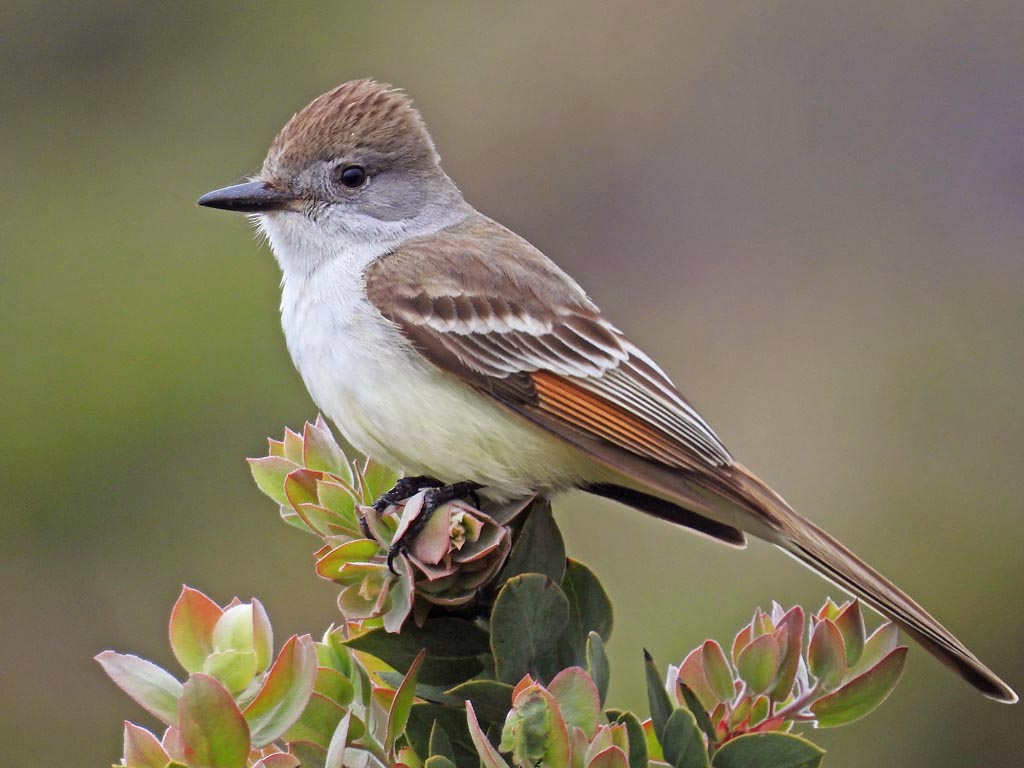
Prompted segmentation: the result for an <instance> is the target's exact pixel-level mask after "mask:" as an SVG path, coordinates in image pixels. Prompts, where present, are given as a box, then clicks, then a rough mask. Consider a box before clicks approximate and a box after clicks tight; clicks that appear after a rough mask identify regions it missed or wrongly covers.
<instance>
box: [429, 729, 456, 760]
mask: <svg viewBox="0 0 1024 768" xmlns="http://www.w3.org/2000/svg"><path fill="white" fill-rule="evenodd" d="M427 751H428V752H429V753H430V754H431V755H436V756H438V757H445V758H447V759H448V760H454V759H455V753H454V752H453V751H452V742H451V739H449V738H448V734H447V733H446V732H445V730H444V726H442V725H441V724H440V723H439V722H437V721H436V720H435V721H434V727H433V728H431V729H430V749H428V750H427Z"/></svg>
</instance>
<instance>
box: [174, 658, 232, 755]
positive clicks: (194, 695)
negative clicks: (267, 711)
mask: <svg viewBox="0 0 1024 768" xmlns="http://www.w3.org/2000/svg"><path fill="white" fill-rule="evenodd" d="M178 723H179V729H180V731H181V739H182V742H183V744H184V747H185V760H186V762H187V763H188V765H189V766H190V768H244V766H245V764H246V758H247V757H248V756H249V749H250V740H249V726H248V724H247V723H246V721H245V718H244V717H243V716H242V713H241V712H240V711H239V710H238V706H237V705H236V704H235V700H234V699H233V698H232V696H231V694H230V693H229V692H228V690H227V689H226V688H225V687H224V686H223V685H221V684H220V683H219V682H218V681H217V680H216V678H213V677H211V676H210V675H206V674H203V673H202V672H197V673H195V674H193V675H192V676H191V677H190V678H189V679H188V682H186V683H185V685H184V687H183V690H182V695H181V699H180V700H179V702H178Z"/></svg>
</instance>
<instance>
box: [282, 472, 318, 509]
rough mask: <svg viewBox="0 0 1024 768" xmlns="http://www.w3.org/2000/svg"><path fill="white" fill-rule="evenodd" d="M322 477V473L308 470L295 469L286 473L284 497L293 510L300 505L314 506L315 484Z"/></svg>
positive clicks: (316, 499) (315, 498) (315, 501)
mask: <svg viewBox="0 0 1024 768" xmlns="http://www.w3.org/2000/svg"><path fill="white" fill-rule="evenodd" d="M322 477H323V473H322V472H313V471H312V470H309V469H296V470H294V471H292V472H289V473H288V477H286V478H285V480H284V495H285V497H286V498H287V499H288V503H289V504H291V505H292V508H293V509H298V507H299V506H300V505H301V504H316V503H317V502H318V501H319V499H318V498H317V495H316V484H317V481H319V480H320V479H321V478H322Z"/></svg>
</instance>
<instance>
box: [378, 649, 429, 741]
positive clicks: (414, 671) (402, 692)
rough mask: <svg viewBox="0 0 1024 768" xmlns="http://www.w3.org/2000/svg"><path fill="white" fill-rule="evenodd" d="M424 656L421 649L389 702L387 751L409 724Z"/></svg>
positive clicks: (424, 652) (423, 651)
mask: <svg viewBox="0 0 1024 768" xmlns="http://www.w3.org/2000/svg"><path fill="white" fill-rule="evenodd" d="M426 655H427V651H426V649H423V650H422V651H420V652H419V654H418V655H417V656H416V658H415V659H413V662H412V664H410V665H409V671H408V672H406V673H405V679H404V680H402V684H401V685H399V686H398V690H396V691H395V697H394V698H393V699H392V700H391V709H390V710H389V711H388V724H387V732H386V735H385V737H384V747H385V749H387V750H388V751H391V750H393V749H394V747H395V742H396V741H397V740H398V737H399V736H401V735H402V733H403V732H404V731H405V726H406V723H408V722H409V712H410V710H411V709H412V702H413V699H414V698H415V697H416V676H417V675H418V674H419V671H420V667H421V666H423V659H424V658H425V657H426Z"/></svg>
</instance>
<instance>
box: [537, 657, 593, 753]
mask: <svg viewBox="0 0 1024 768" xmlns="http://www.w3.org/2000/svg"><path fill="white" fill-rule="evenodd" d="M548 692H549V693H550V694H551V695H552V696H554V697H555V700H556V701H557V702H558V708H559V709H560V710H561V712H562V717H563V718H564V719H565V722H566V725H568V726H569V728H570V729H572V728H573V727H575V728H579V729H580V730H581V731H583V733H584V734H586V737H587V739H588V740H590V739H593V738H594V734H595V733H597V726H598V724H599V720H600V718H601V696H600V694H598V692H597V686H595V685H594V681H593V680H591V679H590V678H589V677H588V676H587V673H586V672H584V671H583V670H582V669H580V668H579V667H569V669H563V670H562V671H561V672H559V673H558V674H557V675H555V677H554V678H553V679H552V680H551V683H550V684H549V685H548Z"/></svg>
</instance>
